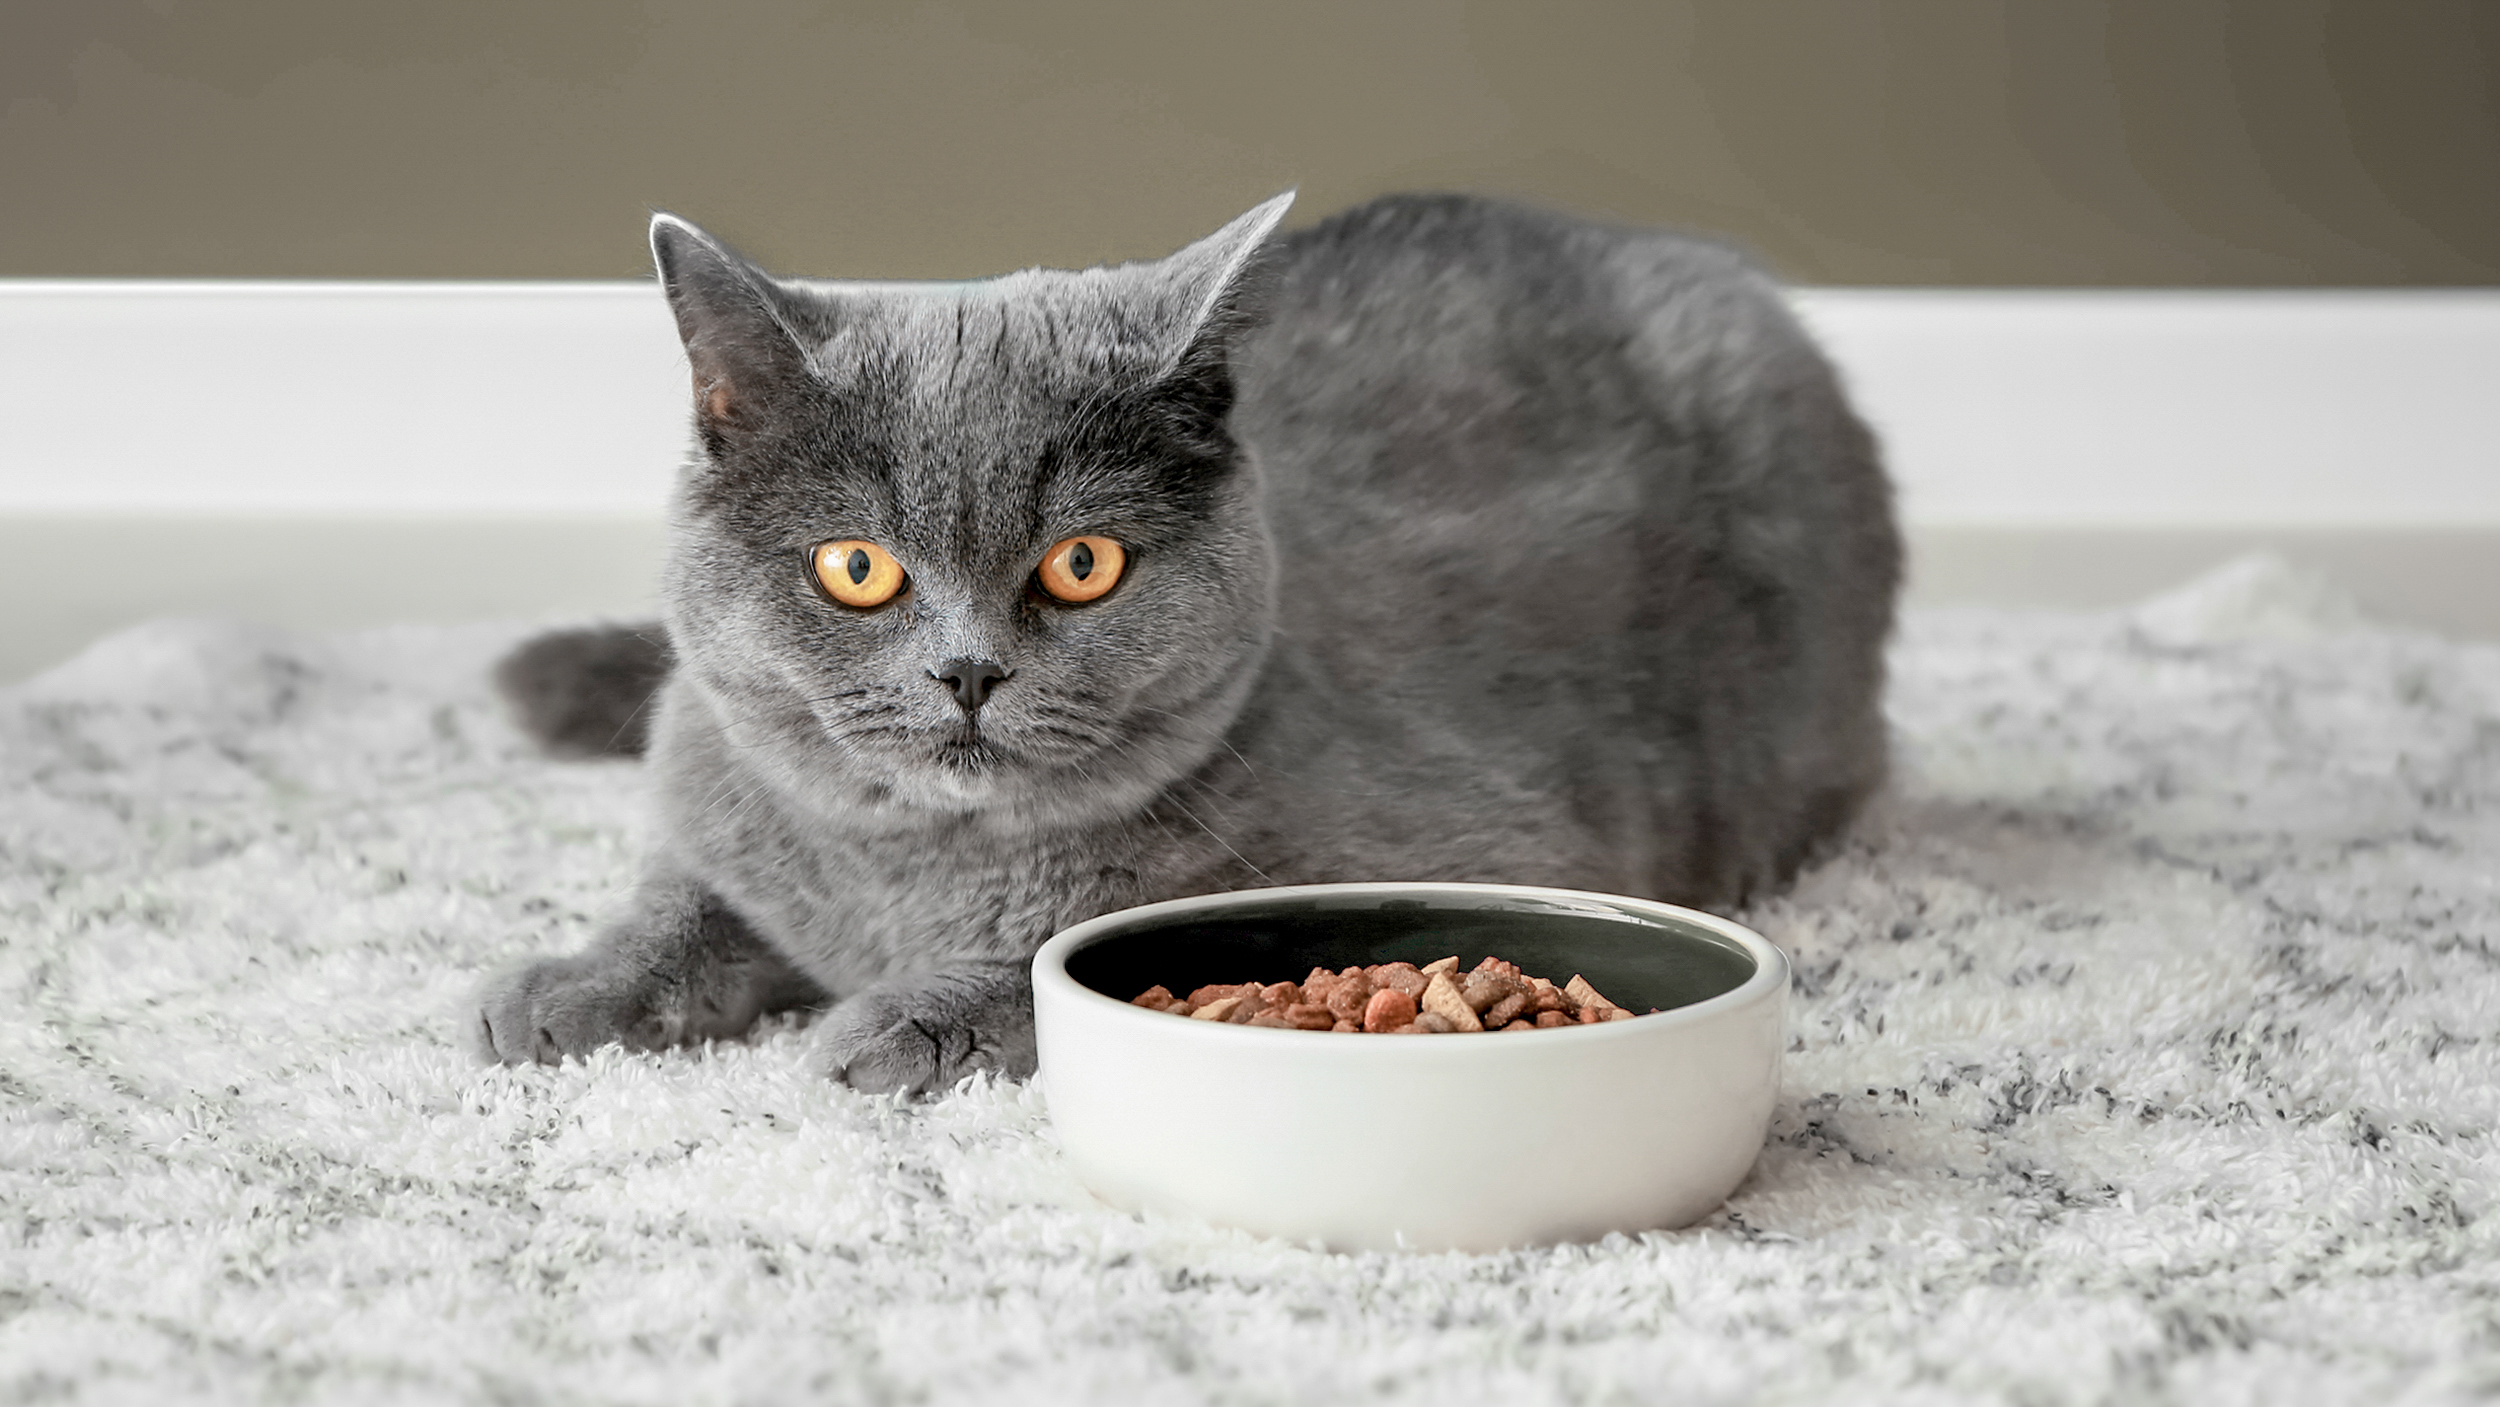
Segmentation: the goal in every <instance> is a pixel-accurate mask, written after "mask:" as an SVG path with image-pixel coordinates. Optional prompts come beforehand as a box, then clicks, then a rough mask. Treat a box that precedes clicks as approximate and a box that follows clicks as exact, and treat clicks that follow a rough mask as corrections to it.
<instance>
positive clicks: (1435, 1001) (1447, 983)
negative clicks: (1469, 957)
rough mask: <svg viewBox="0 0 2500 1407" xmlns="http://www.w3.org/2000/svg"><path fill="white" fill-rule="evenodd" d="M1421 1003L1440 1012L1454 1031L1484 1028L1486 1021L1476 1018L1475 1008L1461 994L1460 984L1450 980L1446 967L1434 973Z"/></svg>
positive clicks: (1428, 1009)
mask: <svg viewBox="0 0 2500 1407" xmlns="http://www.w3.org/2000/svg"><path fill="white" fill-rule="evenodd" d="M1453 961H1455V960H1453ZM1419 1005H1421V1006H1422V1007H1423V1009H1424V1010H1426V1011H1428V1012H1435V1013H1438V1014H1439V1015H1440V1017H1441V1019H1442V1020H1444V1021H1447V1022H1449V1023H1450V1029H1451V1030H1453V1031H1481V1030H1483V1029H1484V1023H1483V1022H1482V1021H1479V1020H1477V1019H1476V1010H1475V1008H1474V1007H1471V1006H1469V1005H1468V1004H1467V998H1465V997H1463V996H1461V995H1459V991H1458V984H1457V983H1455V982H1452V981H1451V980H1450V974H1449V971H1448V969H1446V968H1445V969H1443V970H1442V971H1439V972H1436V973H1434V974H1432V981H1431V983H1430V984H1429V985H1428V986H1426V987H1425V988H1424V999H1423V1001H1422V1002H1420V1003H1419Z"/></svg>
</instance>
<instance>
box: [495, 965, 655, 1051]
mask: <svg viewBox="0 0 2500 1407" xmlns="http://www.w3.org/2000/svg"><path fill="white" fill-rule="evenodd" d="M656 987H657V984H655V983H654V982H653V981H652V979H651V974H650V973H648V972H645V971H639V970H636V969H634V968H632V967H630V966H629V965H627V964H625V963H621V962H617V961H615V960H614V959H612V958H607V957H606V956H605V955H604V954H601V953H598V952H597V951H596V950H594V951H592V952H587V953H575V954H573V955H571V956H569V957H560V958H541V959H539V960H538V961H536V962H527V963H523V964H521V965H520V966H518V967H512V968H507V969H505V970H504V971H502V972H499V973H497V974H496V975H495V976H494V977H493V978H491V979H489V980H488V981H487V983H486V985H485V987H484V988H482V989H481V990H480V991H479V992H478V1000H477V1006H478V1010H477V1017H476V1019H475V1021H474V1022H472V1023H471V1027H470V1032H469V1035H470V1045H471V1047H472V1049H473V1050H474V1052H475V1053H476V1054H477V1055H478V1056H479V1057H480V1058H481V1059H483V1060H485V1061H488V1062H490V1063H493V1062H500V1063H502V1064H505V1065H528V1064H531V1063H533V1062H535V1063H537V1064H540V1065H555V1064H559V1063H561V1062H562V1061H563V1059H564V1058H565V1057H566V1056H568V1055H586V1054H588V1053H589V1052H591V1051H593V1050H595V1049H597V1048H598V1047H600V1046H603V1045H606V1044H608V1043H610V1042H612V1041H613V1042H618V1043H621V1044H623V1045H626V1046H629V1047H632V1048H633V1049H636V1050H657V1049H660V1048H661V1047H664V1046H670V1045H675V1044H677V1043H678V1041H680V1040H682V1039H683V1038H684V1035H685V1029H684V1028H685V1024H686V1023H685V1021H684V1019H683V1017H682V1015H681V1014H672V1013H671V1012H670V1011H668V1010H667V1009H666V1008H667V1006H668V1005H669V1004H668V1003H665V1002H663V1001H661V1000H659V999H658V998H659V997H660V995H661V994H660V993H659V992H658V991H657V989H656Z"/></svg>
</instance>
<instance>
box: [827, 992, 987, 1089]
mask: <svg viewBox="0 0 2500 1407" xmlns="http://www.w3.org/2000/svg"><path fill="white" fill-rule="evenodd" d="M965 996H966V993H965V992H964V991H962V990H961V988H960V987H959V986H957V985H955V984H942V985H937V986H894V987H872V988H870V989H869V990H867V991H865V992H862V993H860V994H859V995H857V996H855V997H852V998H851V999H850V1000H848V1001H846V1002H844V1003H842V1004H841V1005H840V1006H838V1007H835V1008H834V1009H833V1011H832V1012H831V1013H829V1014H828V1015H827V1016H826V1017H825V1019H824V1022H823V1023H822V1025H821V1026H819V1027H818V1036H817V1051H818V1062H819V1068H821V1069H822V1070H823V1071H824V1073H825V1074H826V1075H827V1076H828V1077H829V1078H831V1079H834V1080H838V1081H840V1082H841V1083H843V1084H846V1085H849V1086H850V1087H851V1088H853V1089H856V1090H859V1091H861V1092H863V1093H866V1094H896V1093H900V1094H910V1095H919V1094H930V1093H934V1092H937V1091H940V1090H944V1089H948V1088H950V1087H952V1086H953V1085H954V1084H955V1082H956V1081H958V1080H961V1079H962V1078H964V1077H965V1076H966V1075H970V1074H973V1073H975V1072H976V1071H981V1070H994V1071H996V1072H998V1073H999V1074H1002V1075H1007V1076H1012V1077H1016V1078H1021V1077H1023V1076H1026V1075H1030V1074H1032V1073H1033V1066H1034V1055H1033V1017H1032V1010H1031V1008H1030V1006H1021V1007H1019V1006H1018V1005H1016V1004H1012V1003H1010V1004H1007V1005H1006V1007H1005V1009H1001V1006H1000V1004H998V1003H995V1002H988V1001H977V1000H976V1001H971V1002H967V1001H966V1000H965Z"/></svg>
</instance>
